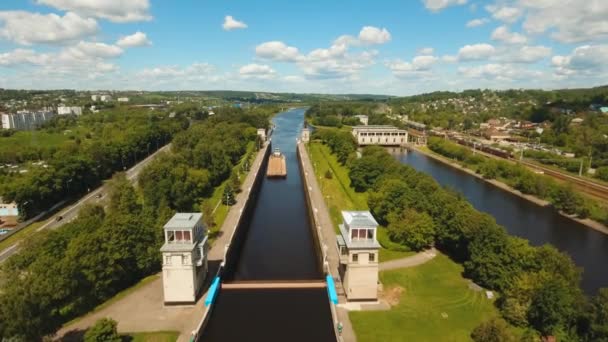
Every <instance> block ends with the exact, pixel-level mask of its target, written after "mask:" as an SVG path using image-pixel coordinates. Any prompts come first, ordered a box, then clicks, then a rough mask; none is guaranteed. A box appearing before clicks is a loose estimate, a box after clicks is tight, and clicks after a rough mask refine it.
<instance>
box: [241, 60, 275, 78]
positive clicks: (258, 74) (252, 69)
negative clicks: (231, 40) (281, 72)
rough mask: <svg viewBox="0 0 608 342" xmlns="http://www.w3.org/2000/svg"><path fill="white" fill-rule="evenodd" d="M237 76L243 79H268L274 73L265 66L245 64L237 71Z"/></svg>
mask: <svg viewBox="0 0 608 342" xmlns="http://www.w3.org/2000/svg"><path fill="white" fill-rule="evenodd" d="M239 74H240V75H241V77H243V78H259V79H268V78H273V77H274V76H275V75H276V71H274V69H272V68H271V67H270V66H268V65H265V64H255V63H253V64H247V65H244V66H242V67H241V68H240V69H239Z"/></svg>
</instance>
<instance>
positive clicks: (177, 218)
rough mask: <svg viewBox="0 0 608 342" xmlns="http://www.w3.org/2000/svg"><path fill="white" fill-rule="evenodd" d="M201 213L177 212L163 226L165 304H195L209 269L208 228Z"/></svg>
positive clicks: (162, 250) (162, 248) (162, 251)
mask: <svg viewBox="0 0 608 342" xmlns="http://www.w3.org/2000/svg"><path fill="white" fill-rule="evenodd" d="M202 217H203V215H202V214H200V213H177V214H175V215H174V216H173V217H172V218H171V220H169V222H167V223H166V224H165V226H164V228H163V229H164V233H165V244H164V245H163V246H162V247H161V249H160V251H161V253H162V254H163V290H164V296H165V299H164V301H165V304H194V303H195V302H196V298H197V296H198V295H199V293H200V291H201V288H202V285H203V282H204V280H205V276H206V274H207V270H208V264H207V263H208V260H207V253H208V251H209V244H208V241H207V238H208V236H207V229H206V227H205V226H204V224H203V222H202Z"/></svg>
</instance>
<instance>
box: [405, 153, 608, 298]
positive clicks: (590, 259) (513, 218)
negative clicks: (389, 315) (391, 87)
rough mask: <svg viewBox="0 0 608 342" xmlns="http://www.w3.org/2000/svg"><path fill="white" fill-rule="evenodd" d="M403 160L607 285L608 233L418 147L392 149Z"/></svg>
mask: <svg viewBox="0 0 608 342" xmlns="http://www.w3.org/2000/svg"><path fill="white" fill-rule="evenodd" d="M394 155H395V157H396V158H398V160H399V161H400V162H401V163H403V164H408V165H410V166H412V167H414V168H415V169H416V170H418V171H422V172H425V173H427V174H429V175H431V176H433V178H435V180H437V182H439V183H440V184H441V185H444V186H448V187H450V188H452V189H455V190H457V191H459V192H461V193H462V194H463V195H464V196H465V197H466V198H467V199H468V200H469V202H471V204H472V205H473V206H474V207H475V208H476V209H478V210H480V211H483V212H486V213H488V214H490V215H492V216H493V217H494V218H495V219H496V222H498V223H499V224H500V225H502V226H504V227H505V228H506V229H507V231H508V232H509V233H511V234H513V235H517V236H519V237H522V238H525V239H528V240H530V242H531V244H533V245H542V244H545V243H549V244H552V245H554V246H555V247H557V248H558V249H559V250H561V251H563V252H565V253H567V254H569V255H570V256H571V257H572V259H573V260H574V262H575V263H576V264H577V265H578V266H579V267H581V268H583V279H582V284H581V286H582V287H583V289H584V290H585V292H587V293H590V294H593V293H595V292H596V291H597V289H598V288H601V287H608V265H607V263H608V235H605V234H602V233H600V232H598V231H595V230H593V229H591V228H588V227H586V226H584V225H582V224H580V223H578V222H576V221H573V220H570V219H568V218H566V217H564V216H561V215H559V214H558V213H557V212H556V211H555V210H553V209H551V208H548V207H541V206H538V205H536V204H534V203H532V202H529V201H527V200H525V199H523V198H521V197H519V196H516V195H514V194H511V193H509V192H507V191H504V190H502V189H500V188H497V187H495V186H493V185H491V184H489V183H486V182H484V181H483V180H481V179H478V178H476V177H473V176H471V175H469V174H467V173H465V172H462V171H460V170H457V169H454V168H452V167H451V166H448V165H446V164H443V163H441V162H439V161H437V160H434V159H432V158H430V157H427V156H425V155H424V154H422V153H418V152H415V151H413V152H407V153H394Z"/></svg>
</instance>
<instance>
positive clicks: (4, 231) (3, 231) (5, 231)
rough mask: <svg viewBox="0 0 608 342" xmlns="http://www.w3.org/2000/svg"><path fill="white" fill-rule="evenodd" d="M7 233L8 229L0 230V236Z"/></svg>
mask: <svg viewBox="0 0 608 342" xmlns="http://www.w3.org/2000/svg"><path fill="white" fill-rule="evenodd" d="M8 232H10V230H8V229H0V235H4V234H8Z"/></svg>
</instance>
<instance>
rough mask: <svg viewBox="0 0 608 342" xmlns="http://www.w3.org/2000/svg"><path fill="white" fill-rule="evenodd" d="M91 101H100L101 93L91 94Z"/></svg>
mask: <svg viewBox="0 0 608 342" xmlns="http://www.w3.org/2000/svg"><path fill="white" fill-rule="evenodd" d="M91 101H95V102H97V101H99V95H91Z"/></svg>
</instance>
